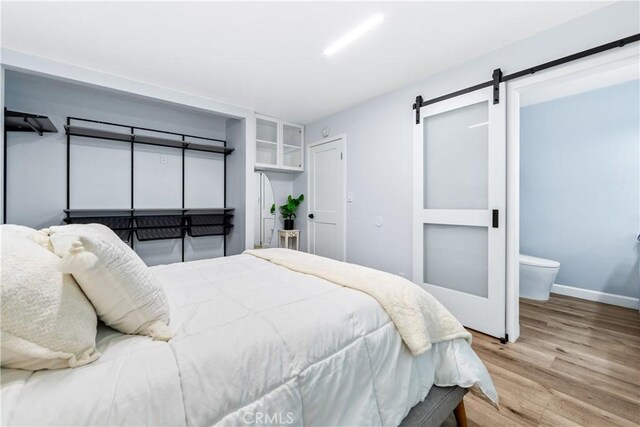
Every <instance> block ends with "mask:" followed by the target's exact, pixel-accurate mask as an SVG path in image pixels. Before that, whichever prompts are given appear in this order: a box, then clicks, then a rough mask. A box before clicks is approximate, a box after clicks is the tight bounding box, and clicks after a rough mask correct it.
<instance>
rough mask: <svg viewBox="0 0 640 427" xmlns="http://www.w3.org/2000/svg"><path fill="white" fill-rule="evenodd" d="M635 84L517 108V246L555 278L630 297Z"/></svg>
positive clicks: (637, 201) (639, 281)
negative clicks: (552, 264)
mask: <svg viewBox="0 0 640 427" xmlns="http://www.w3.org/2000/svg"><path fill="white" fill-rule="evenodd" d="M639 207H640V84H639V81H638V80H636V81H632V82H627V83H623V84H619V85H615V86H610V87H607V88H603V89H599V90H595V91H591V92H586V93H583V94H579V95H574V96H570V97H566V98H561V99H556V100H553V101H549V102H544V103H541V104H537V105H532V106H529V107H525V108H522V110H521V112H520V252H521V253H525V254H528V255H534V256H539V257H542V258H550V259H553V260H556V261H559V262H560V263H561V267H560V272H559V274H558V277H557V278H556V283H558V284H562V285H567V286H574V287H578V288H584V289H590V290H594V291H599V292H607V293H612V294H616V295H624V296H628V297H633V298H637V297H638V294H639V292H640V277H638V255H639V253H638V250H639V247H640V245H639V244H638V242H637V241H636V236H637V233H638V230H639V228H638V227H639V226H640V208H639Z"/></svg>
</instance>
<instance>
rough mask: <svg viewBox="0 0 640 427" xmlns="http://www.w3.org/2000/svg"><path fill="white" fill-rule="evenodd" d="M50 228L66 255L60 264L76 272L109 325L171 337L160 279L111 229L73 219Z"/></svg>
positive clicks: (60, 252)
mask: <svg viewBox="0 0 640 427" xmlns="http://www.w3.org/2000/svg"><path fill="white" fill-rule="evenodd" d="M48 233H49V238H50V240H51V244H52V246H53V249H54V251H55V253H56V254H58V255H59V256H61V257H62V262H61V265H60V269H61V270H62V271H64V272H65V273H71V274H72V275H73V277H74V278H75V279H76V281H77V282H78V284H79V285H80V287H81V288H82V290H83V291H84V293H85V294H86V295H87V297H88V298H89V300H90V301H91V303H92V304H93V306H94V307H95V309H96V312H97V313H98V317H99V318H100V319H101V320H102V321H103V322H104V323H105V324H107V325H108V326H111V327H112V328H114V329H117V330H118V331H120V332H124V333H126V334H138V335H148V336H151V337H153V338H155V339H158V340H164V341H167V340H169V339H170V338H171V337H172V334H171V330H170V329H169V326H168V323H169V304H168V303H167V297H166V295H165V293H164V290H163V289H162V287H161V285H160V282H159V281H158V280H157V279H156V277H155V276H154V275H153V274H152V273H151V272H150V271H149V268H148V267H147V265H146V264H145V263H144V261H142V260H141V259H140V257H139V256H138V255H137V254H136V253H135V252H134V251H133V250H132V249H131V248H130V247H129V246H128V245H127V244H126V243H124V242H123V241H122V240H121V239H120V238H119V237H118V236H117V235H116V234H115V233H114V232H113V231H111V230H110V229H109V228H108V227H105V226H104V225H101V224H73V225H66V226H58V227H51V228H49V229H48Z"/></svg>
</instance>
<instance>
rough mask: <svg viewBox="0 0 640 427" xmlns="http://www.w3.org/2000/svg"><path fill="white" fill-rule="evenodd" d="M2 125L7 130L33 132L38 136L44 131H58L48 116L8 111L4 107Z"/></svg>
mask: <svg viewBox="0 0 640 427" xmlns="http://www.w3.org/2000/svg"><path fill="white" fill-rule="evenodd" d="M4 126H5V129H6V131H7V132H35V133H37V134H38V135H40V136H42V135H43V133H45V132H52V133H55V132H58V129H56V127H55V126H54V125H53V123H52V122H51V120H49V117H46V116H39V115H37V114H29V113H20V112H18V111H10V110H7V109H6V108H5V110H4Z"/></svg>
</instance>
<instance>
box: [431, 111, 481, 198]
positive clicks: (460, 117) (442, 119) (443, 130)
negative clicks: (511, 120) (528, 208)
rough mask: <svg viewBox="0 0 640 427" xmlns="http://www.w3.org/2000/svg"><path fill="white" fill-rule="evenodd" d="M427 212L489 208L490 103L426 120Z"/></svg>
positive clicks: (448, 112)
mask: <svg viewBox="0 0 640 427" xmlns="http://www.w3.org/2000/svg"><path fill="white" fill-rule="evenodd" d="M423 128H424V169H423V170H424V177H423V179H424V208H425V209H487V208H488V188H489V187H488V173H487V172H488V156H489V149H488V142H489V135H488V130H489V126H488V103H487V102H480V103H477V104H473V105H468V106H465V107H462V108H458V109H455V110H451V111H447V112H444V113H441V114H436V115H434V116H430V117H425V118H424V126H423Z"/></svg>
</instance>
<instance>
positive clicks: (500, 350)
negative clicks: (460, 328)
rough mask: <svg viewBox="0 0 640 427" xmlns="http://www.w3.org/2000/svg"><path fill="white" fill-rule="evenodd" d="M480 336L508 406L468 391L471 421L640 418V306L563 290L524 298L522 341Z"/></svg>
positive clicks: (587, 422)
mask: <svg viewBox="0 0 640 427" xmlns="http://www.w3.org/2000/svg"><path fill="white" fill-rule="evenodd" d="M473 339H474V342H473V349H474V350H475V351H476V353H477V354H478V355H479V356H480V358H481V359H482V361H483V362H484V363H485V365H486V366H487V368H488V369H489V372H490V373H491V376H492V378H493V382H494V384H495V386H496V388H497V390H498V394H499V396H500V410H499V411H497V410H495V409H494V408H493V407H492V406H491V405H489V404H488V403H486V402H485V401H484V400H482V399H480V398H479V397H477V396H475V395H472V394H468V395H467V397H466V398H465V406H466V409H467V417H468V419H469V425H470V426H476V425H479V426H517V425H523V426H530V425H531V426H575V425H580V426H638V425H640V315H639V314H638V311H637V310H629V309H625V308H621V307H616V306H612V305H606V304H598V303H594V302H590V301H584V300H579V299H575V298H570V297H564V296H556V295H553V296H552V297H551V299H550V300H549V301H547V302H536V301H527V300H522V301H521V303H520V338H519V339H518V342H516V343H514V344H506V345H502V344H500V343H499V342H498V341H497V340H496V339H495V338H490V337H487V336H486V335H483V334H480V333H475V332H474V333H473Z"/></svg>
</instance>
